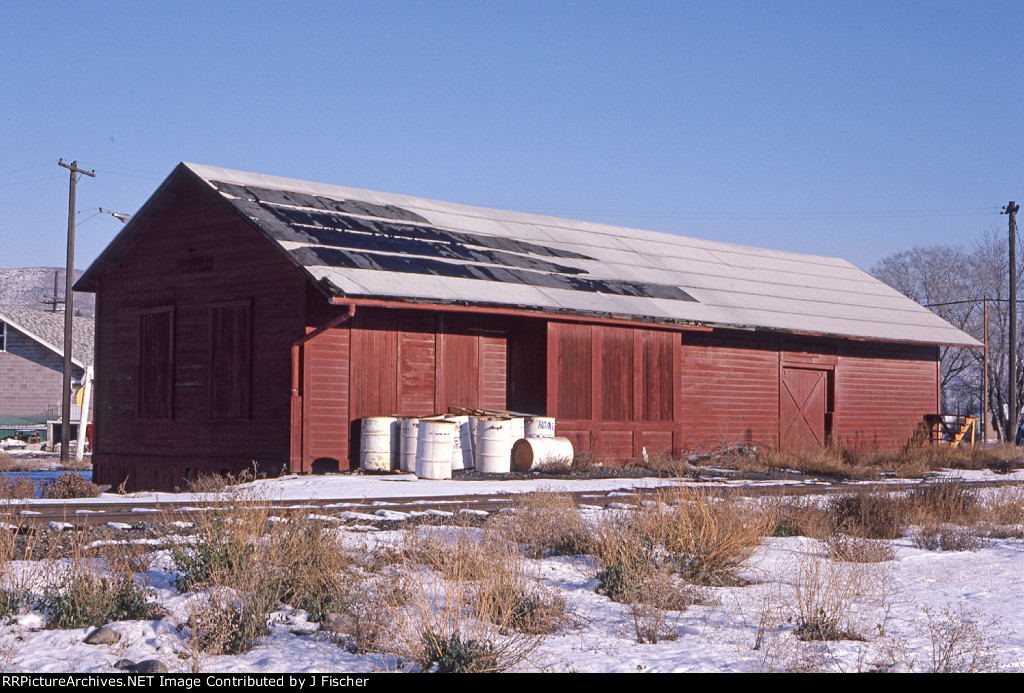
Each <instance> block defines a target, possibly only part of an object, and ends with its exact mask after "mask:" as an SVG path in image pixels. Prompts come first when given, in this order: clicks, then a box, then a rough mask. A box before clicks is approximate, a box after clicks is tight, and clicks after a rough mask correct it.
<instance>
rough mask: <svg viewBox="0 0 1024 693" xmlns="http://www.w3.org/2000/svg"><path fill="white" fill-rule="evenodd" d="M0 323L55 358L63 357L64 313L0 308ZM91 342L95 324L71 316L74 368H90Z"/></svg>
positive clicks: (11, 307) (92, 341)
mask: <svg viewBox="0 0 1024 693" xmlns="http://www.w3.org/2000/svg"><path fill="white" fill-rule="evenodd" d="M0 321H2V322H6V323H8V324H9V325H11V326H12V327H14V328H15V329H16V330H18V331H19V332H22V333H24V334H27V335H28V336H29V337H31V338H32V339H35V340H36V341H37V342H39V343H40V344H43V345H45V346H47V347H49V348H50V349H52V350H53V351H55V352H56V353H57V354H58V355H59V356H62V357H63V356H64V313H50V312H47V311H42V310H32V309H31V308H15V307H13V306H0ZM95 339H96V321H95V320H93V319H92V318H86V317H82V316H78V315H76V316H74V317H73V318H72V325H71V360H72V361H73V362H74V363H75V364H76V365H78V366H82V367H85V366H88V365H92V362H93V358H94V356H93V355H94V353H95V346H94V345H95Z"/></svg>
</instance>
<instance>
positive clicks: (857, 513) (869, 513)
mask: <svg viewBox="0 0 1024 693" xmlns="http://www.w3.org/2000/svg"><path fill="white" fill-rule="evenodd" d="M828 511H829V517H830V518H831V523H832V528H833V530H835V531H837V532H843V533H844V534H848V535H850V536H854V537H860V538H863V539H896V538H897V537H900V536H902V535H903V532H904V531H905V529H906V527H907V524H908V523H909V511H908V508H907V503H906V502H905V501H904V500H903V499H901V498H900V497H898V496H896V495H893V494H888V493H851V494H846V495H842V496H838V497H836V498H832V499H831V500H830V501H829V504H828Z"/></svg>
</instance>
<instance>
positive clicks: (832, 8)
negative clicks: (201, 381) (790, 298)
mask: <svg viewBox="0 0 1024 693" xmlns="http://www.w3.org/2000/svg"><path fill="white" fill-rule="evenodd" d="M1022 26H1024V3H1022V2H1002V3H998V2H970V3H967V2H964V3H945V2H909V1H907V2H893V1H892V0H890V1H889V2H871V1H865V0H859V1H857V2H838V1H836V2H821V1H820V0H818V1H816V2H795V1H793V2H790V1H777V2H769V1H767V0H762V1H761V2H722V1H718V2H711V1H709V2H668V1H663V2H643V1H639V2H638V1H637V0H632V1H630V2H624V1H623V2H601V1H591V2H570V1H558V0H548V1H547V2H532V1H529V0H520V1H519V2H515V3H499V2H489V1H486V0H473V1H471V2H458V1H451V0H446V1H445V2H428V1H425V0H421V1H412V0H409V1H406V2H388V1H377V2H372V3H368V2H351V3H350V2H342V1H334V2H301V1H300V2H294V3H281V2H260V1H257V0H251V1H250V2H239V3H228V2H210V1H209V0H207V1H206V2H189V1H183V2H176V3H162V2H77V3H70V2H68V3H64V2H52V3H5V4H4V6H3V9H0V38H2V40H0V267H30V266H42V265H63V264H64V260H65V256H64V253H65V243H66V240H65V239H66V232H67V202H68V200H67V195H68V180H67V179H68V172H67V171H66V170H65V169H63V168H60V167H59V166H58V165H57V160H58V159H59V158H62V157H63V158H64V159H65V161H70V160H73V159H76V160H78V162H79V165H80V166H81V167H82V168H85V169H89V170H93V169H94V170H95V171H96V174H97V175H96V178H84V179H83V180H82V181H81V182H80V184H79V186H78V209H79V210H81V212H80V214H79V215H78V219H79V220H80V222H83V223H82V225H81V226H80V228H79V229H78V233H77V236H76V263H75V264H76V265H77V266H78V267H80V268H84V267H86V266H88V264H89V263H91V262H92V260H93V259H95V257H96V256H97V255H98V254H99V253H100V252H101V251H102V249H103V248H104V247H105V246H106V244H107V243H109V242H110V240H111V239H112V238H113V237H114V235H115V234H116V233H117V231H118V230H119V228H120V223H119V222H117V221H116V220H115V219H113V218H112V217H110V216H107V215H100V216H93V217H92V218H89V217H90V215H93V214H94V213H95V212H96V208H99V207H102V208H104V209H111V210H116V211H123V212H134V211H135V210H136V209H138V207H139V206H141V205H142V203H143V202H145V200H146V199H147V198H148V196H149V195H150V194H151V193H152V192H153V191H154V190H155V189H156V187H157V186H158V185H159V183H160V182H161V180H163V178H164V177H166V175H167V174H168V173H170V171H171V169H172V168H173V167H174V166H175V165H176V164H177V163H178V162H179V161H192V162H197V163H203V164H210V165H214V166H223V167H227V168H237V169H242V170H247V171H255V172H260V173H267V174H272V175H279V176H287V177H293V178H303V179H307V180H314V181H320V182H325V183H334V184H338V185H345V186H350V187H357V188H369V189H373V190H383V191H387V192H395V193H404V194H410V195H419V196H423V197H431V198H436V199H441V200H447V201H452V202H462V203H467V204H477V205H483V206H489V207H503V208H510V209H518V210H523V211H529V212H538V213H543V214H551V215H554V216H565V217H570V218H580V219H589V220H593V221H600V222H606V223H612V224H619V225H627V226H635V227H640V228H647V229H652V230H656V231H666V232H673V233H679V234H683V235H688V236H695V237H700V238H712V239H716V240H722V241H728V242H734V243H742V244H748V245H756V246H763V247H769V248H778V249H783V250H793V251H800V252H808V253H814V254H821V255H834V256H839V257H843V258H846V259H847V260H850V261H851V262H853V263H854V264H856V265H858V266H861V267H864V268H865V269H868V268H870V267H871V266H872V265H873V264H874V263H875V262H877V261H878V260H879V259H881V258H883V257H885V256H887V255H890V254H892V253H895V252H898V251H900V250H905V249H908V248H910V247H913V246H917V245H930V244H936V243H938V244H966V243H970V242H971V241H972V240H973V239H974V238H976V237H978V236H979V235H980V234H981V233H982V232H984V231H985V230H986V229H988V228H990V227H993V226H995V227H996V228H1005V227H1006V217H1005V216H1000V214H999V211H1000V208H1001V206H1002V205H1005V204H1006V203H1007V202H1008V201H1009V200H1011V199H1013V200H1016V201H1024V132H1022V129H1021V117H1020V115H1019V113H1020V112H1021V104H1022V102H1024V94H1022V91H1024V79H1022V71H1024V48H1022V47H1021V46H1022V43H1021V41H1020V40H1019V38H1018V35H1019V33H1020V27H1022Z"/></svg>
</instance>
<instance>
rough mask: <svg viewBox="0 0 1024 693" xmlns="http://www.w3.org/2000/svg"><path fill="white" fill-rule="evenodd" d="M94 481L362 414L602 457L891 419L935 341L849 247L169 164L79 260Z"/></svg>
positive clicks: (935, 368) (941, 339) (917, 415)
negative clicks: (494, 426) (529, 428)
mask: <svg viewBox="0 0 1024 693" xmlns="http://www.w3.org/2000/svg"><path fill="white" fill-rule="evenodd" d="M76 289H77V290H80V291H90V292H95V293H96V294H97V302H96V313H97V315H96V320H97V323H96V364H97V368H96V372H97V373H98V374H99V375H98V378H97V384H96V402H97V406H96V414H95V416H96V424H95V449H94V456H93V464H94V468H95V472H94V473H95V478H96V480H97V481H98V482H100V483H109V484H115V485H118V484H121V483H122V482H124V481H125V480H127V483H126V487H127V488H129V489H142V488H160V489H167V488H173V487H175V486H178V485H180V484H181V483H182V482H183V481H184V480H185V479H187V478H189V477H190V476H192V475H195V474H197V473H203V472H221V471H239V470H242V469H246V468H249V467H251V466H252V464H253V463H254V462H255V463H256V464H257V465H259V466H260V467H261V468H263V469H264V470H267V471H276V470H290V471H292V472H313V471H319V470H325V469H337V468H340V469H347V468H349V467H351V466H353V465H354V464H358V459H359V458H358V449H357V448H358V443H359V428H358V426H359V420H360V419H361V418H362V417H365V416H393V415H425V414H431V413H434V412H442V411H446V410H447V409H448V408H449V407H466V408H482V409H495V410H511V411H518V412H526V413H533V414H541V415H546V416H553V417H556V418H557V433H558V435H561V436H566V437H568V438H570V439H572V441H573V443H574V445H575V447H576V448H577V449H578V450H589V451H592V452H593V453H594V454H596V455H597V456H598V457H600V458H606V459H614V460H619V459H622V460H629V459H636V458H637V457H639V456H640V455H641V454H642V451H643V450H644V449H646V451H648V452H649V453H657V452H671V453H673V454H680V453H682V452H684V451H694V450H699V449H701V448H706V447H707V446H709V445H712V444H717V443H719V442H723V441H724V442H728V441H756V442H762V443H767V444H769V445H772V446H808V445H810V446H818V445H824V444H826V443H828V442H829V441H832V442H836V443H841V444H843V445H857V446H874V447H886V446H894V445H899V444H903V443H904V442H905V441H906V440H907V439H908V437H909V436H910V435H911V434H912V432H913V431H914V429H915V427H916V426H917V425H918V423H919V422H920V421H921V420H922V417H923V416H924V415H926V414H933V413H936V412H938V408H939V357H938V351H939V345H971V346H973V345H977V342H976V341H975V340H973V339H972V338H971V337H969V336H967V335H966V334H964V333H962V332H960V331H958V330H956V329H955V328H953V327H952V326H950V325H949V324H947V323H945V322H944V321H942V320H941V319H939V318H938V317H937V316H935V315H933V314H932V313H931V312H929V311H927V310H925V309H924V308H922V307H921V306H919V305H918V304H916V303H914V302H913V301H911V300H909V299H907V298H906V297H904V296H902V295H901V294H899V293H897V292H896V291H894V290H892V289H890V288H889V287H887V286H885V285H884V284H882V283H881V282H879V281H877V280H876V279H874V278H873V277H871V276H870V275H868V274H866V273H864V272H862V271H860V270H858V269H857V268H855V267H853V266H852V265H850V264H849V263H847V262H845V261H843V260H839V259H835V258H827V257H816V256H809V255H800V254H794V253H784V252H777V251H771V250H763V249H758V248H748V247H741V246H736V245H730V244H726V243H718V242H713V241H703V240H696V239H692V238H685V237H682V236H675V235H670V234H663V233H652V232H648V231H639V230H635V229H628V228H618V227H611V226H604V225H600V224H593V223H587V222H580V221H568V220H563V219H554V218H549V217H541V216H535V215H527V214H519V213H515V212H507V211H499V210H491V209H481V208H476V207H467V206H463V205H456V204H449V203H443V202H437V201H433V200H425V199H419V198H414V197H407V196H402V195H389V194H382V193H376V192H368V191H364V190H354V189H349V188H341V187H336V186H332V185H322V184H316V183H309V182H304V181H298V180H289V179H282V178H275V177H269V176H263V175H257V174H250V173H242V172H238V171H230V170H225V169H219V168H212V167H207V166H198V165H193V164H181V165H180V166H178V167H177V168H176V169H175V170H174V171H173V172H172V173H171V175H170V176H169V177H168V178H167V180H166V181H164V183H163V184H162V185H161V186H160V188H159V189H158V190H157V191H156V192H155V193H154V194H153V196H152V197H151V198H150V199H149V200H148V201H147V202H146V204H145V205H144V206H143V207H142V209H141V210H140V211H139V212H138V214H136V215H135V217H134V218H133V219H132V220H131V221H130V222H129V223H128V224H127V225H126V226H125V227H124V229H123V230H122V232H121V234H120V235H119V236H118V237H117V238H116V239H115V240H114V241H113V242H112V243H111V244H110V246H109V247H108V248H107V249H106V250H105V251H104V252H103V254H102V255H101V256H100V257H99V258H98V259H97V260H96V262H95V263H94V264H93V265H92V266H91V267H90V268H89V269H88V271H87V272H86V273H85V275H84V276H83V277H82V278H81V279H80V281H79V282H78V284H77V286H76Z"/></svg>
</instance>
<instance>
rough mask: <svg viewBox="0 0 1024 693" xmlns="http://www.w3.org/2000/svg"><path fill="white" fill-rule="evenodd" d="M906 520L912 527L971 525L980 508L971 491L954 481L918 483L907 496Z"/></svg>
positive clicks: (976, 519) (977, 517)
mask: <svg viewBox="0 0 1024 693" xmlns="http://www.w3.org/2000/svg"><path fill="white" fill-rule="evenodd" d="M906 500H907V504H908V506H909V509H908V511H909V516H910V520H911V521H912V522H913V523H915V524H926V523H955V524H972V523H974V522H976V521H978V520H979V519H980V518H981V515H982V510H983V506H982V503H981V499H980V496H979V495H978V492H977V491H976V490H975V489H972V488H970V487H969V486H968V485H967V484H965V483H964V482H962V481H958V480H951V481H931V482H925V483H922V484H919V485H918V486H917V487H916V488H914V490H912V491H911V492H910V493H909V494H908V495H907V499H906Z"/></svg>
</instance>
